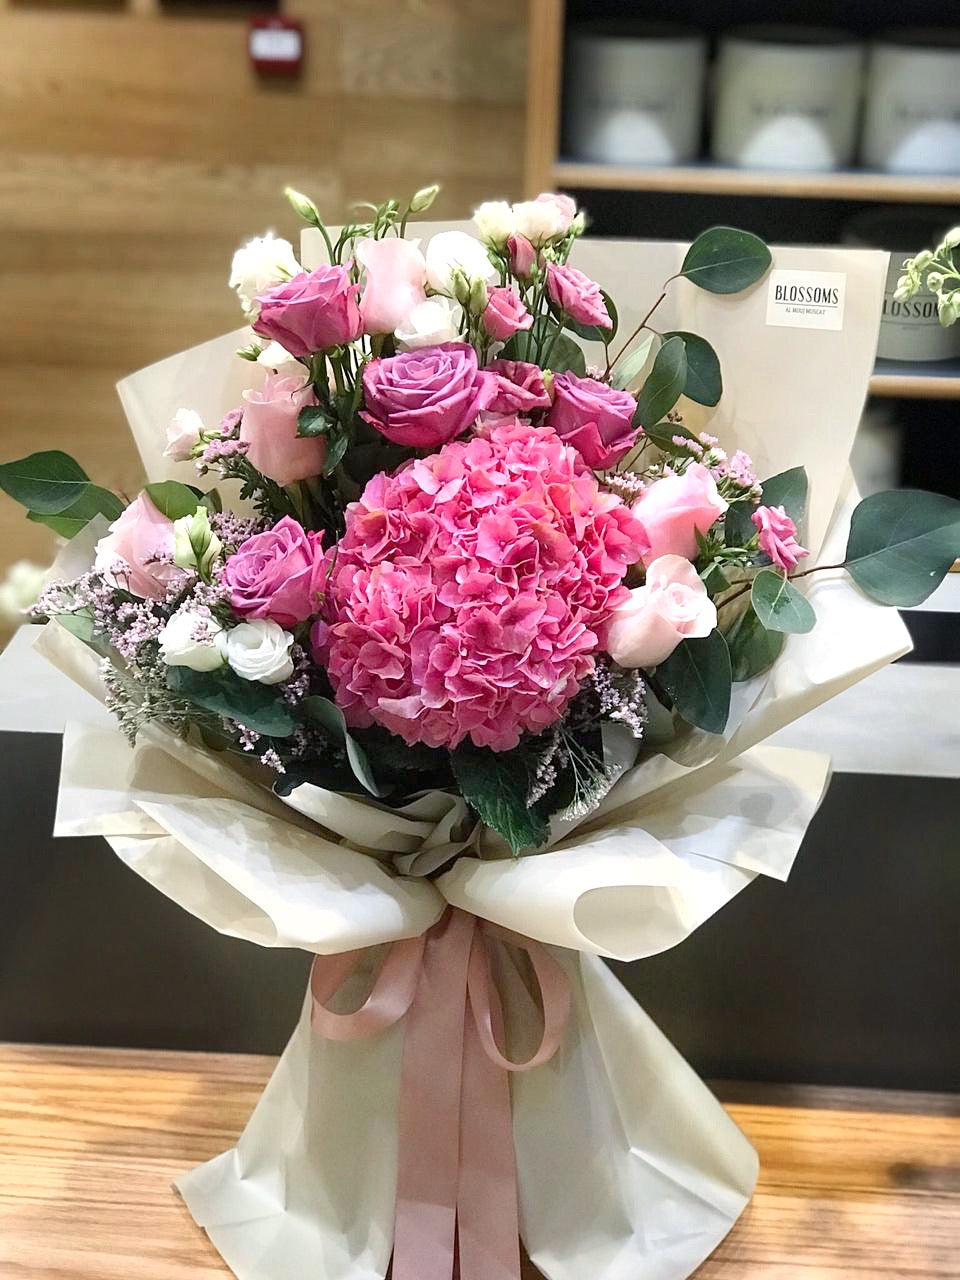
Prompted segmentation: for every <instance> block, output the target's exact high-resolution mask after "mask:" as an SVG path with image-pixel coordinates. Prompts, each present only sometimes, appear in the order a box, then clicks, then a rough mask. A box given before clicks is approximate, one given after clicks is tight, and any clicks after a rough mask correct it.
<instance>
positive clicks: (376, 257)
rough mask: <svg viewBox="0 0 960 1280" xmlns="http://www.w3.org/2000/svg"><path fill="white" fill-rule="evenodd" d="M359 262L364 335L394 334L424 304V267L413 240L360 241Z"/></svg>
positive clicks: (392, 238)
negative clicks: (362, 273)
mask: <svg viewBox="0 0 960 1280" xmlns="http://www.w3.org/2000/svg"><path fill="white" fill-rule="evenodd" d="M356 254H357V258H358V260H359V261H360V262H361V263H362V264H363V266H364V268H365V270H366V280H365V283H364V286H363V295H362V296H361V298H360V315H361V316H362V317H363V331H364V333H393V331H394V330H395V329H399V328H400V326H401V325H402V324H403V322H404V321H405V320H406V319H407V317H408V316H409V314H410V312H411V311H412V310H413V308H414V307H416V306H418V305H419V304H420V303H421V302H425V301H426V297H427V295H426V293H425V292H424V288H423V282H424V279H425V276H426V269H427V268H426V263H425V261H424V257H423V254H422V253H421V252H420V250H419V248H418V247H417V245H416V243H415V242H414V241H412V240H400V239H398V238H397V237H396V236H390V237H388V238H387V239H385V240H360V241H359V242H358V244H357V247H356Z"/></svg>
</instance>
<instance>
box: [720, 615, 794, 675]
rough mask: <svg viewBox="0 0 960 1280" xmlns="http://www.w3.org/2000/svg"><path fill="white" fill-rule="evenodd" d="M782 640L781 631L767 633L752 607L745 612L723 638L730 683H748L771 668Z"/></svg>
mask: <svg viewBox="0 0 960 1280" xmlns="http://www.w3.org/2000/svg"><path fill="white" fill-rule="evenodd" d="M785 640H786V636H785V635H784V633H783V632H782V631H768V630H767V628H766V627H765V626H764V625H763V623H762V622H761V621H760V619H759V618H758V617H757V615H756V613H755V612H754V609H753V605H750V606H749V607H748V608H746V609H745V610H744V611H743V613H742V614H741V615H740V616H739V618H737V620H736V622H734V624H733V626H732V627H731V628H730V630H729V631H728V632H727V634H726V641H727V648H728V649H729V650H730V664H731V669H732V675H733V679H734V681H740V680H750V679H752V677H753V676H758V675H760V673H761V672H762V671H767V670H768V669H769V668H770V667H772V666H773V664H774V663H775V662H776V660H777V658H779V657H780V653H781V651H782V649H783V646H784V642H785Z"/></svg>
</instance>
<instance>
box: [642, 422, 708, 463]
mask: <svg viewBox="0 0 960 1280" xmlns="http://www.w3.org/2000/svg"><path fill="white" fill-rule="evenodd" d="M643 434H644V436H646V438H647V439H648V440H649V441H650V443H651V444H655V445H656V446H657V448H658V449H662V450H663V452H664V453H669V454H683V456H684V457H689V456H690V455H689V453H687V452H685V451H684V450H682V449H678V447H677V446H676V445H675V444H674V442H673V441H674V437H675V436H680V437H681V438H682V439H684V440H696V438H697V437H696V436H695V435H694V434H693V432H692V431H688V430H687V428H686V427H685V426H684V425H683V424H682V423H680V422H660V423H657V425H656V426H654V427H645V428H644V432H643Z"/></svg>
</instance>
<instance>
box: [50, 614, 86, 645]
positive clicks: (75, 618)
mask: <svg viewBox="0 0 960 1280" xmlns="http://www.w3.org/2000/svg"><path fill="white" fill-rule="evenodd" d="M51 621H52V622H59V624H60V626H61V627H63V629H64V630H65V631H69V632H70V634H71V635H73V636H76V637H77V639H78V640H82V641H83V642H84V644H92V643H93V638H94V636H95V635H96V626H95V625H94V621H93V614H92V613H91V612H90V610H88V609H80V610H78V611H77V612H76V613H55V614H53V615H52V617H51Z"/></svg>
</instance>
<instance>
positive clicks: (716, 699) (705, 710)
mask: <svg viewBox="0 0 960 1280" xmlns="http://www.w3.org/2000/svg"><path fill="white" fill-rule="evenodd" d="M656 677H657V683H658V684H659V685H660V686H661V688H663V689H664V690H665V691H666V693H667V694H668V695H669V696H670V699H671V701H672V702H673V705H674V709H675V710H676V711H677V713H678V714H679V715H680V716H681V718H682V719H684V720H686V722H687V723H688V724H692V725H695V726H696V727H697V728H698V729H704V730H706V732H707V733H722V732H723V730H724V729H725V728H726V724H727V719H728V717H729V715H730V689H731V685H732V681H733V676H732V670H731V665H730V653H729V650H728V649H727V643H726V641H725V640H724V638H723V636H722V635H721V634H720V632H719V631H717V630H714V631H711V632H710V634H709V635H708V636H706V637H705V638H704V639H697V640H681V641H680V643H679V644H678V645H677V647H676V649H674V651H673V653H671V655H670V657H669V658H667V659H666V660H665V661H664V662H661V663H660V665H659V666H658V667H657V669H656Z"/></svg>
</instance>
